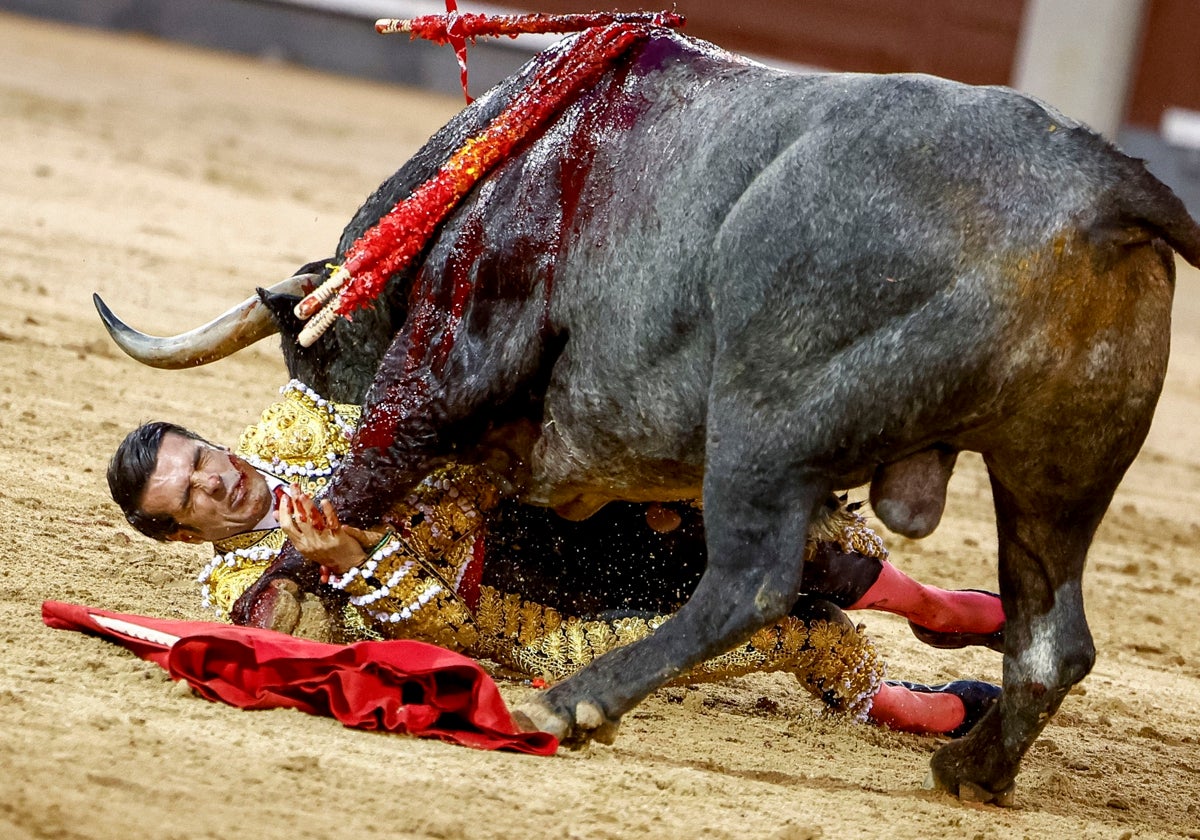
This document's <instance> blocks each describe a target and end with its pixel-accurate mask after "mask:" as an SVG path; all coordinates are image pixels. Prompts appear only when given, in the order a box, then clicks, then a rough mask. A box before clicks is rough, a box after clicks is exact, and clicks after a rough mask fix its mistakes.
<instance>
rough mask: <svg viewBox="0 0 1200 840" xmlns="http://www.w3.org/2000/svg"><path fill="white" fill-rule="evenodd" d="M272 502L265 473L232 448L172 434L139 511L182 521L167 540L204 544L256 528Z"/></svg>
mask: <svg viewBox="0 0 1200 840" xmlns="http://www.w3.org/2000/svg"><path fill="white" fill-rule="evenodd" d="M272 501H273V500H272V496H271V491H270V488H269V487H268V486H267V482H266V479H265V478H263V476H262V474H261V473H259V472H258V470H256V469H254V468H253V467H251V466H250V465H249V464H247V463H246V462H245V461H243V460H242V459H241V458H238V457H237V456H236V455H234V454H233V453H232V452H230V451H229V450H227V449H221V448H218V447H216V446H212V445H211V444H208V443H205V442H204V441H201V440H193V439H191V438H188V437H184V436H183V435H178V434H175V433H173V432H168V433H167V434H165V435H163V439H162V444H161V445H160V447H159V450H158V459H157V460H156V461H155V465H154V471H153V472H152V473H151V474H150V478H149V479H148V480H147V481H146V489H145V490H144V491H143V492H142V499H141V504H140V505H139V507H140V508H141V510H142V512H143V513H145V514H147V515H148V516H170V517H172V518H173V519H174V520H175V521H176V522H178V523H179V529H178V530H177V531H175V533H173V534H172V535H171V536H169V537H168V538H167V539H170V540H178V541H183V542H191V543H201V542H218V541H220V540H224V539H228V538H229V537H232V536H233V535H234V534H241V533H244V532H246V531H249V530H251V529H253V528H254V526H255V525H257V524H258V523H259V522H260V521H262V518H263V517H264V516H266V515H267V512H268V511H270V509H271V505H272Z"/></svg>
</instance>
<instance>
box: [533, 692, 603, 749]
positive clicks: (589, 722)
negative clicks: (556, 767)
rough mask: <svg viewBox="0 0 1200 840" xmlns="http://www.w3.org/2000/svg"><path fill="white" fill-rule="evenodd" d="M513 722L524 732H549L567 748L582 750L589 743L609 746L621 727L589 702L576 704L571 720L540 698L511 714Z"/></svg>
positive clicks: (568, 716)
mask: <svg viewBox="0 0 1200 840" xmlns="http://www.w3.org/2000/svg"><path fill="white" fill-rule="evenodd" d="M513 721H514V722H515V723H516V725H517V728H518V729H520V730H521V731H523V732H548V733H550V734H551V735H553V736H554V737H555V738H557V739H558V742H559V743H560V744H562V745H563V746H565V747H569V748H578V747H582V746H584V745H585V744H587V743H588V742H589V741H598V742H599V743H601V744H611V743H612V742H613V741H615V740H616V739H617V730H618V728H620V725H621V721H620V719H617V720H612V719H611V718H609V717H608V716H607V715H606V714H605V713H604V710H603V709H601V708H600V707H599V706H598V705H597V704H595V703H593V702H591V701H590V700H582V701H580V702H579V703H576V704H575V714H574V719H572V717H571V715H570V714H568V713H567V712H564V711H560V710H557V709H554V708H552V707H551V706H549V705H548V704H546V703H544V702H542V701H541V700H540V699H532V700H528V701H526V702H525V703H522V704H521V705H520V706H518V707H517V708H516V710H515V711H513Z"/></svg>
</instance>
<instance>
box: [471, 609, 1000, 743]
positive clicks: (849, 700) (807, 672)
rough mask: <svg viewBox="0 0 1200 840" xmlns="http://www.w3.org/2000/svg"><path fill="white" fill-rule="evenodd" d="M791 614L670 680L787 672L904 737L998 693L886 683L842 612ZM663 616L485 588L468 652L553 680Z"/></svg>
mask: <svg viewBox="0 0 1200 840" xmlns="http://www.w3.org/2000/svg"><path fill="white" fill-rule="evenodd" d="M793 613H794V614H793V615H789V616H788V617H786V618H784V619H783V620H782V621H780V622H779V623H777V624H775V625H772V626H770V627H766V628H764V629H762V630H760V631H759V632H757V633H755V634H754V635H753V636H752V637H751V638H750V640H749V641H747V642H746V643H745V644H743V645H740V646H738V647H736V648H734V649H733V650H731V651H729V652H727V653H724V654H721V655H720V656H716V657H713V658H712V659H709V660H706V661H704V662H702V663H701V664H700V665H698V666H696V667H695V668H693V669H692V670H691V671H689V672H688V673H686V674H684V675H683V676H680V677H678V678H676V679H675V680H672V683H673V684H692V683H699V682H715V681H717V680H722V679H726V678H728V677H736V676H741V675H744V674H750V673H755V672H762V671H783V672H787V673H791V674H794V675H795V676H796V678H797V679H798V680H799V681H800V684H801V685H802V686H804V688H805V689H806V690H807V691H808V692H809V693H811V694H812V695H813V696H814V697H816V698H817V699H819V700H820V701H821V702H822V703H824V704H825V705H826V706H827V707H828V708H829V709H830V710H831V711H834V712H837V713H841V714H846V715H849V716H851V717H853V718H855V719H858V720H870V721H872V722H874V723H878V724H880V725H883V726H888V727H890V728H892V729H898V730H901V731H905V732H931V733H945V734H958V733H961V732H963V731H966V729H969V728H970V726H972V725H974V723H975V721H977V720H979V718H980V717H982V716H983V713H984V712H986V711H987V709H988V708H990V707H991V705H992V704H993V703H994V702H995V699H996V697H997V696H998V695H999V689H998V688H996V687H995V686H991V685H989V684H987V683H979V682H973V681H967V680H963V681H960V682H957V683H951V684H950V685H948V686H935V687H929V686H922V685H916V684H912V683H897V682H885V681H884V680H883V671H884V668H883V663H882V662H881V661H880V659H879V656H878V653H877V652H876V650H875V647H874V645H873V644H872V643H871V641H870V639H869V638H867V636H865V635H864V634H863V633H861V632H859V631H858V630H857V629H856V628H855V627H854V625H853V623H851V622H850V621H849V619H847V617H846V616H845V614H844V613H842V611H841V610H839V609H838V608H837V607H834V606H833V605H831V604H829V603H828V602H826V601H821V600H818V599H813V598H801V600H800V602H799V604H798V606H797V608H796V610H794V611H793ZM795 613H800V614H801V615H803V618H800V617H797V615H796V614H795ZM666 619H667V616H664V615H657V616H656V615H651V614H625V615H622V616H619V617H611V618H604V619H593V620H582V619H579V618H575V617H571V618H564V617H563V616H561V615H560V614H559V613H558V612H557V611H556V610H553V609H550V608H547V607H544V606H541V605H539V604H535V603H532V602H530V601H526V600H523V599H521V598H520V596H518V595H515V594H507V595H505V594H502V593H500V592H498V591H497V590H495V589H492V588H491V587H483V588H482V594H481V598H480V602H479V608H478V611H477V613H476V629H477V630H478V632H479V636H478V640H477V642H476V644H475V645H474V646H473V649H472V650H471V651H470V652H471V653H472V654H473V655H477V656H484V657H487V658H490V659H493V660H495V661H497V662H499V663H500V664H502V665H504V666H506V667H508V668H511V669H513V670H515V671H517V672H519V673H522V674H526V675H528V676H530V677H534V678H541V679H545V680H546V681H547V682H557V681H559V680H562V679H565V678H567V677H569V676H571V675H572V674H574V673H575V672H577V671H578V670H579V669H581V668H583V667H584V666H585V665H587V664H588V663H589V662H591V661H592V660H594V659H596V658H597V657H599V656H601V655H602V654H605V653H607V652H609V651H610V650H613V649H615V648H618V647H623V646H624V645H627V644H629V643H631V642H634V641H637V640H638V639H641V638H644V637H645V636H647V635H649V634H650V633H651V632H652V631H653V629H654V628H655V627H657V626H658V625H660V624H662V623H663V622H664V621H666Z"/></svg>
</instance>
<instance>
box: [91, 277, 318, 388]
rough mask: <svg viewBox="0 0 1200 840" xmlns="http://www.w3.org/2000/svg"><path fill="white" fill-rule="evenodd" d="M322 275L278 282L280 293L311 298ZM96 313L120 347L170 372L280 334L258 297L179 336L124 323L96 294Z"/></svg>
mask: <svg viewBox="0 0 1200 840" xmlns="http://www.w3.org/2000/svg"><path fill="white" fill-rule="evenodd" d="M321 280H322V277H321V275H319V274H296V275H294V276H292V277H289V278H288V279H286V280H284V281H282V282H280V283H276V284H275V285H274V286H272V287H271V288H270V291H272V292H275V293H276V294H288V295H298V296H299V295H306V294H308V293H309V292H311V291H312V290H313V289H315V288H316V287H317V285H318V284H320V282H321ZM92 302H93V303H95V304H96V311H97V312H99V313H100V320H102V321H103V322H104V327H105V329H107V330H108V334H109V335H110V336H112V340H113V341H115V342H116V343H117V346H118V347H120V348H121V349H122V350H124V351H125V352H126V353H128V354H129V355H130V356H132V357H133V358H134V359H137V360H138V361H139V362H141V363H142V364H144V365H149V366H150V367H156V368H164V369H166V370H179V369H180V368H189V367H196V366H198V365H206V364H208V363H209V362H215V361H217V360H218V359H224V358H225V357H226V356H232V355H233V354H234V353H236V352H237V351H239V350H241V349H243V348H246V347H249V346H250V345H251V344H253V343H254V342H256V341H261V340H262V339H264V338H266V337H267V336H269V335H274V334H275V333H277V332H279V327H278V325H277V324H276V323H275V320H274V319H273V318H272V317H271V314H270V313H269V312H268V311H267V310H266V307H264V306H263V305H262V301H260V300H259V299H258V297H257V296H255V297H250V298H247V299H246V300H244V301H243V302H241V303H239V304H238V305H237V306H235V307H233V308H232V309H230V310H229V311H228V312H226V313H225V314H224V315H221V316H219V317H217V318H216V319H214V320H212V321H210V322H209V323H207V324H205V325H204V326H202V327H197V328H196V329H194V330H190V331H189V332H185V333H181V334H180V335H175V336H170V337H166V338H159V337H157V336H152V335H146V334H145V333H142V332H138V331H137V330H135V329H133V328H132V327H130V326H128V325H127V324H125V323H124V322H123V321H121V320H120V319H119V318H118V317H117V316H116V315H114V314H113V312H112V310H111V309H109V308H108V306H107V305H106V304H105V303H104V301H102V300H101V299H100V296H99V295H96V294H93V295H92Z"/></svg>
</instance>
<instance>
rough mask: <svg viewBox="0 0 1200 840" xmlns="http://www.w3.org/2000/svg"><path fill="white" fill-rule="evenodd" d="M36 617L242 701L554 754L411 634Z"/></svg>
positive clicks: (214, 695) (470, 665)
mask: <svg viewBox="0 0 1200 840" xmlns="http://www.w3.org/2000/svg"><path fill="white" fill-rule="evenodd" d="M42 621H44V622H45V623H46V624H47V626H49V627H54V628H56V629H59V630H79V631H82V632H85V633H92V634H95V635H99V636H103V637H104V638H107V639H110V640H111V641H115V642H118V643H119V644H122V645H124V646H125V647H127V648H129V650H131V651H133V652H134V653H135V654H137V655H138V656H140V657H141V658H142V659H148V660H150V661H151V662H156V663H158V664H159V665H161V666H162V667H163V668H165V669H166V670H167V673H169V674H170V675H171V678H172V679H176V680H187V683H188V685H190V686H191V687H192V688H193V689H195V691H196V692H197V693H199V694H201V695H202V696H204V697H207V698H208V699H209V700H220V701H221V702H223V703H228V704H229V705H231V706H237V707H238V708H240V709H272V708H289V709H299V710H301V711H303V712H307V713H309V714H311V715H329V716H332V717H335V718H337V719H338V720H339V721H341V722H342V723H343V724H344V725H346V726H350V727H354V728H357V729H382V730H386V731H389V732H402V733H407V734H409V735H416V736H420V737H425V738H441V739H442V740H444V741H452V742H453V743H456V744H463V745H464V746H468V747H476V748H478V749H488V750H491V749H508V750H516V751H519V752H526V753H533V754H535V755H552V754H553V753H554V751H555V750H556V749H557V747H558V742H557V740H555V738H554V736H553V735H549V734H547V733H545V732H518V731H517V728H516V726H514V725H513V721H512V716H511V715H510V714H509V712H508V709H507V707H506V706H505V704H504V699H503V698H502V697H501V696H500V693H499V691H498V690H497V688H496V684H495V683H494V682H492V679H491V677H489V676H488V675H487V673H485V672H484V670H483V669H482V668H480V667H479V665H478V664H477V663H476V662H474V661H473V660H471V659H468V658H467V657H465V656H462V655H461V654H457V653H454V652H453V651H449V650H445V649H443V648H440V647H437V646H435V645H430V644H425V643H423V642H412V641H385V642H357V643H355V644H352V645H331V644H325V643H323V642H314V641H310V640H308V639H298V638H296V637H294V636H288V635H286V634H284V633H277V632H275V631H272V630H261V629H258V628H253V627H235V626H233V625H230V624H218V623H216V622H209V621H176V620H173V619H166V618H149V617H146V616H140V615H125V614H122V613H115V612H109V611H107V610H101V609H95V608H93V607H85V606H81V605H79V604H66V603H62V602H60V601H46V602H44V603H43V604H42Z"/></svg>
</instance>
